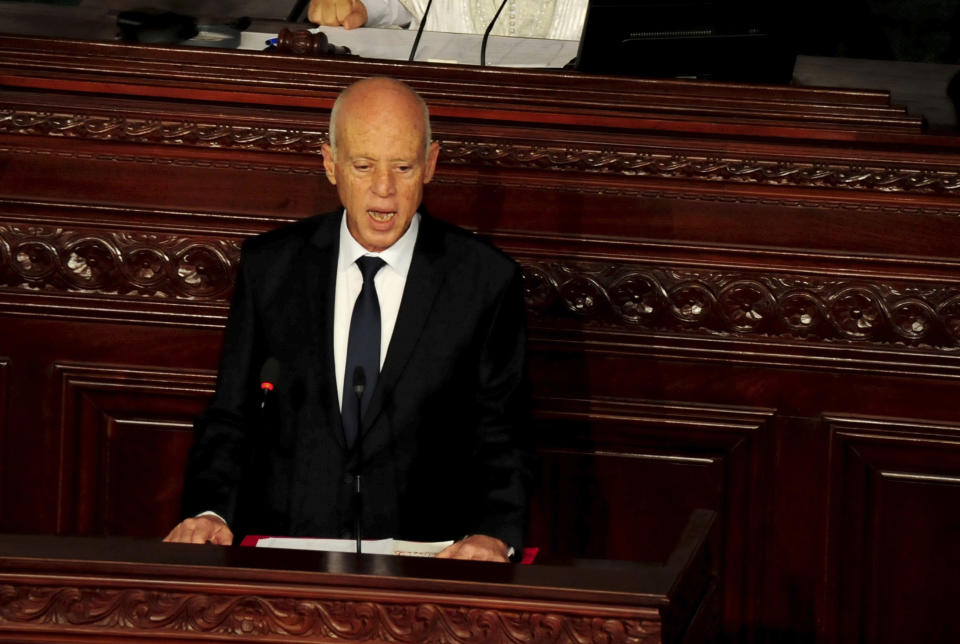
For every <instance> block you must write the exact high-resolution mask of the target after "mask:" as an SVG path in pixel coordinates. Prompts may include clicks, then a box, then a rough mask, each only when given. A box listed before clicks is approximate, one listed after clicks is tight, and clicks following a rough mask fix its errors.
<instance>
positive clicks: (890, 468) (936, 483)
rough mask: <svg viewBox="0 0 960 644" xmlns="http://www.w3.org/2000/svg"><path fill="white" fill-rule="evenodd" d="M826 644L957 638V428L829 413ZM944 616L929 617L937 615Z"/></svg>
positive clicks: (959, 560)
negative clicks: (830, 560)
mask: <svg viewBox="0 0 960 644" xmlns="http://www.w3.org/2000/svg"><path fill="white" fill-rule="evenodd" d="M826 423H827V424H828V427H829V431H830V435H831V441H832V450H831V458H832V461H833V463H832V468H831V478H832V480H831V490H830V500H831V515H830V516H831V524H830V531H829V535H830V536H829V545H830V554H831V557H832V558H833V565H832V566H831V567H830V568H829V572H830V574H829V575H828V577H827V582H826V583H827V587H826V589H825V598H826V601H827V614H828V615H829V616H830V621H828V622H827V631H828V632H827V636H828V641H836V642H846V641H850V639H851V638H853V637H859V636H861V635H860V634H862V637H863V638H865V640H866V641H871V642H903V641H924V642H952V641H956V640H957V637H958V636H960V629H958V627H957V625H956V623H955V621H954V620H951V619H949V618H948V617H947V616H948V615H950V614H952V611H953V609H954V606H953V599H954V598H955V597H957V596H958V595H960V580H958V579H957V575H956V571H957V570H958V569H960V523H958V521H957V507H960V425H958V424H936V425H934V424H927V423H920V422H916V421H908V420H894V419H883V418H878V419H873V418H855V417H838V416H833V417H828V418H827V419H826ZM935 615H936V616H942V617H941V618H932V616H935Z"/></svg>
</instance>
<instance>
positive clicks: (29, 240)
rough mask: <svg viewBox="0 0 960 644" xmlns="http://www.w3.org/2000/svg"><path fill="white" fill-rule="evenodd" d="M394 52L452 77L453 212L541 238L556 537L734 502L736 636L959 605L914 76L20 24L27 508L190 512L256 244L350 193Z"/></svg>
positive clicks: (446, 149)
mask: <svg viewBox="0 0 960 644" xmlns="http://www.w3.org/2000/svg"><path fill="white" fill-rule="evenodd" d="M41 42H42V45H41ZM370 74H388V75H392V76H396V77H400V78H403V79H406V80H407V81H408V82H410V83H411V84H412V85H413V86H414V87H416V88H417V89H418V90H420V91H421V92H422V93H423V94H424V96H425V97H426V98H427V100H428V102H429V103H430V105H431V107H432V114H433V123H434V134H435V137H436V139H437V140H438V142H439V143H440V146H441V158H440V164H439V167H438V172H437V175H436V177H435V179H434V181H433V183H431V184H430V185H429V186H427V189H426V192H425V202H426V205H427V207H428V209H429V210H430V211H431V213H433V214H434V215H436V216H438V217H441V218H443V219H448V220H450V221H453V222H455V223H458V224H461V225H463V226H466V227H468V228H470V229H473V230H476V231H478V232H479V233H481V234H483V235H487V236H489V237H490V238H491V239H492V240H493V241H494V242H496V243H497V244H498V245H499V246H500V247H501V248H503V249H504V250H505V251H506V252H507V253H509V254H510V255H511V256H513V257H515V258H516V259H517V260H518V261H519V262H520V264H521V266H522V268H523V271H524V276H525V284H526V295H527V305H528V309H529V313H530V316H529V323H530V324H529V326H530V338H531V342H530V347H531V370H532V376H533V380H534V388H535V389H534V394H535V399H536V423H535V438H536V441H537V450H538V454H539V456H540V463H541V466H542V467H541V470H540V474H539V477H538V480H539V488H538V490H537V496H536V501H535V504H534V506H533V512H532V514H533V516H532V523H531V532H532V535H533V536H532V539H533V540H534V541H535V542H536V543H537V545H540V546H542V547H543V548H544V550H545V551H547V552H554V553H556V554H568V555H575V556H601V557H623V558H633V557H636V556H639V555H638V553H640V552H641V551H642V550H643V549H644V548H652V549H655V550H656V549H663V548H666V547H667V546H666V545H665V544H667V543H668V541H669V539H668V538H667V536H666V535H668V534H669V533H670V532H671V531H672V530H674V529H675V528H676V527H677V524H678V522H680V521H682V519H683V517H684V515H685V513H686V512H687V511H688V510H689V509H691V508H694V507H706V508H711V509H714V510H716V511H717V514H718V526H717V535H716V537H717V538H716V541H715V542H714V543H712V544H711V550H710V552H711V554H712V555H713V556H714V557H715V559H716V561H717V563H718V566H719V569H720V570H721V572H722V579H721V580H720V588H721V590H722V591H723V600H722V601H723V608H722V616H723V628H724V632H725V637H726V638H727V639H728V640H730V641H744V642H805V641H819V642H823V643H824V644H833V643H834V642H838V643H839V642H846V641H851V640H862V641H871V640H876V641H885V639H884V638H887V637H888V635H887V634H896V636H895V635H889V637H890V638H894V637H900V639H901V641H907V640H909V639H910V637H909V636H908V635H906V634H905V633H906V630H905V629H908V628H911V627H912V628H917V629H920V630H918V632H922V633H923V634H924V635H926V636H927V637H928V638H930V639H932V640H936V639H938V638H940V639H943V638H947V637H949V636H953V637H954V639H956V638H957V637H958V631H957V629H956V627H954V626H953V625H952V624H951V623H950V622H949V620H943V619H940V611H941V610H944V609H945V608H946V605H945V604H943V603H938V602H939V599H938V598H939V597H948V596H949V595H948V594H936V593H937V592H938V587H943V588H946V589H947V590H949V591H950V592H953V593H954V594H955V590H956V588H955V585H954V586H951V585H950V584H951V583H952V582H951V580H950V579H949V577H948V572H947V571H949V570H951V566H952V567H953V568H956V565H955V559H954V560H951V559H949V557H951V556H953V557H955V551H950V549H949V544H950V543H951V541H955V540H956V536H957V534H956V526H955V525H953V524H952V523H950V520H949V516H950V515H949V512H947V511H946V509H947V508H948V507H950V505H951V504H953V506H954V507H955V502H956V500H957V499H956V494H955V492H954V490H955V486H954V484H953V483H952V481H953V478H951V477H955V476H956V472H957V471H958V468H957V463H956V462H955V459H954V456H953V454H954V451H955V450H954V448H953V446H952V443H953V442H954V440H955V439H954V438H952V436H953V433H952V432H953V431H954V423H956V404H955V402H954V401H955V400H957V399H958V396H960V355H958V354H957V349H958V347H960V263H958V259H957V258H958V257H960V170H958V168H960V152H958V150H960V139H957V138H956V137H951V136H930V135H926V134H924V133H923V131H922V128H921V126H920V123H919V121H918V120H917V119H915V118H913V117H910V116H908V115H906V114H905V113H904V112H903V110H901V109H899V108H896V107H893V106H891V105H890V104H889V97H888V96H887V95H886V94H884V93H880V92H869V91H859V90H820V89H805V88H795V87H764V86H749V85H736V84H723V83H693V82H683V81H653V80H645V79H616V78H609V77H586V76H581V75H579V74H576V73H572V72H570V73H568V72H558V73H550V74H544V73H537V72H527V71H517V70H496V69H474V68H457V67H450V66H437V65H406V64H399V63H384V62H377V61H351V60H344V61H330V60H299V59H296V58H292V57H276V56H267V55H260V54H243V53H238V52H226V51H198V50H188V49H178V48H161V47H140V46H121V45H118V44H113V43H80V42H60V41H36V40H31V39H20V38H12V37H4V36H0V108H2V110H0V356H2V358H3V360H5V361H6V364H7V365H8V367H7V368H6V369H2V368H0V378H3V377H4V373H6V374H7V375H6V377H7V378H8V382H7V386H6V390H7V396H8V401H7V414H6V417H5V418H3V417H2V416H0V419H2V420H0V422H5V425H2V426H0V431H4V432H5V435H4V436H3V443H2V445H3V451H2V453H0V458H2V467H0V527H2V528H3V529H6V530H14V531H31V532H56V531H61V532H86V531H90V532H95V533H111V534H114V533H122V534H144V535H146V534H153V535H156V536H159V535H161V534H163V533H164V532H165V531H166V528H167V527H168V526H167V525H164V522H165V521H168V520H169V517H173V516H175V515H176V512H177V510H178V509H177V508H176V507H175V505H176V502H175V498H176V496H177V490H176V489H174V486H175V485H178V484H179V475H180V471H181V470H182V467H183V460H182V459H183V453H184V450H185V449H186V444H187V442H186V441H187V439H186V436H187V434H186V432H185V430H186V427H187V425H186V424H187V422H188V420H189V417H190V416H191V415H192V414H193V413H195V411H196V410H197V409H198V408H199V407H200V406H201V404H202V399H203V397H204V396H205V395H206V393H205V392H207V391H208V390H209V377H210V374H212V373H213V370H214V369H215V368H216V364H217V354H218V351H219V343H220V338H219V332H220V328H221V327H222V324H223V321H224V319H225V316H226V312H227V306H228V301H229V296H230V290H231V288H232V280H233V275H234V273H235V271H236V263H237V260H238V256H239V245H240V243H242V241H243V240H244V239H246V238H247V237H249V236H250V235H252V234H255V233H257V232H260V231H262V230H267V229H270V228H273V227H275V226H278V225H280V224H282V223H284V222H287V221H291V220H294V219H297V218H300V217H304V216H307V215H310V214H312V213H314V212H317V211H323V210H327V209H329V208H332V207H334V206H335V205H336V193H335V191H334V190H333V188H332V187H331V186H329V185H328V184H327V183H326V181H325V179H324V177H323V175H322V172H321V163H320V155H319V149H320V145H321V144H322V143H323V141H324V140H325V139H326V129H327V119H328V110H329V108H330V106H331V105H332V102H333V100H334V97H335V96H336V94H337V92H338V91H339V90H340V89H341V88H342V87H344V86H345V85H346V84H348V83H349V82H351V81H352V80H354V79H356V78H359V77H363V76H366V75H370ZM205 378H206V380H205ZM2 395H3V392H2V391H0V396H2ZM878 416H883V417H888V418H900V419H909V420H904V421H898V422H893V421H883V422H881V423H880V424H877V423H874V422H873V421H870V420H869V418H871V417H878ZM824 418H827V420H826V421H824ZM171 428H173V429H171ZM931 446H936V447H931ZM154 456H155V457H156V460H157V467H156V468H154V469H151V468H150V467H149V465H150V459H151V457H154ZM161 470H162V471H163V472H164V473H165V475H166V476H167V477H168V478H164V477H163V476H161ZM154 471H155V472H156V475H154V474H152V472H154ZM138 472H144V473H151V474H150V475H149V476H145V478H146V482H147V483H148V485H147V489H146V490H145V491H144V493H143V495H142V496H141V495H140V494H139V492H140V490H139V489H138V488H137V487H136V486H135V485H133V482H136V483H138V484H139V483H140V481H139V480H138V479H136V475H137V473H138ZM917 475H920V476H923V477H928V476H929V477H933V478H916V476H917ZM904 477H907V478H904ZM909 477H914V478H909ZM171 481H175V482H174V483H171ZM58 499H62V500H63V501H64V502H63V503H62V504H60V505H58ZM138 501H140V502H142V506H139V507H138V506H137V502H138ZM937 550H940V551H943V552H944V553H946V554H944V557H946V558H945V559H940V560H938V559H937V556H938V555H936V554H934V553H936V552H937ZM951 552H953V553H954V554H950V553H951ZM911 556H912V557H914V558H915V561H914V559H911V558H910V557H911ZM938 561H939V563H940V564H941V565H939V566H938V565H937V564H938ZM874 586H877V587H878V588H879V590H877V591H874V590H872V588H873V587H874ZM901 587H902V588H904V589H907V590H909V591H910V593H911V594H910V597H909V599H906V598H904V599H897V598H898V595H897V594H896V593H895V591H894V590H893V589H895V588H901ZM897 601H899V602H900V603H894V602H897ZM944 601H946V600H944ZM911 625H912V626H911ZM922 629H926V630H922ZM938 629H939V630H938Z"/></svg>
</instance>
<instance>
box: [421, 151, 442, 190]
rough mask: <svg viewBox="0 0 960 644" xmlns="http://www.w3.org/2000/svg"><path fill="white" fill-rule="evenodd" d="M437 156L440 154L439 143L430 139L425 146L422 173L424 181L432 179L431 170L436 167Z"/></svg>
mask: <svg viewBox="0 0 960 644" xmlns="http://www.w3.org/2000/svg"><path fill="white" fill-rule="evenodd" d="M438 156H440V144H439V143H437V142H436V141H430V147H429V148H427V163H426V166H425V167H424V173H423V182H424V183H430V180H431V179H433V172H434V171H435V170H436V169H437V157H438Z"/></svg>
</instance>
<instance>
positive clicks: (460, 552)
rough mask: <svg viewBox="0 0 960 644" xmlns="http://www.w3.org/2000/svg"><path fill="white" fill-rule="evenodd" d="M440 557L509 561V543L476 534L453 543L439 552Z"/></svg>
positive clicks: (438, 556)
mask: <svg viewBox="0 0 960 644" xmlns="http://www.w3.org/2000/svg"><path fill="white" fill-rule="evenodd" d="M437 558H438V559H467V560H471V561H501V562H506V561H509V558H508V557H507V544H505V543H504V542H502V541H500V540H499V539H495V538H493V537H488V536H486V535H482V534H475V535H471V536H469V537H467V538H466V539H462V540H460V541H457V542H456V543H454V544H451V545H449V546H447V547H446V548H444V549H443V550H441V551H440V552H439V553H437Z"/></svg>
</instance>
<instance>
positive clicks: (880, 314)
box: [521, 260, 960, 350]
mask: <svg viewBox="0 0 960 644" xmlns="http://www.w3.org/2000/svg"><path fill="white" fill-rule="evenodd" d="M521 262H522V264H523V272H524V282H525V289H526V298H527V305H528V308H529V310H530V312H531V313H532V314H533V316H534V325H535V326H539V325H551V324H555V323H557V322H559V321H561V320H562V319H563V318H566V319H567V320H568V322H567V324H570V323H575V324H576V325H577V326H578V327H581V328H582V327H586V328H588V329H589V328H620V329H644V330H656V331H674V332H680V333H695V334H702V333H707V334H712V335H716V334H720V335H726V336H740V337H766V338H781V337H785V338H794V339H802V340H817V341H831V342H835V341H846V342H860V343H862V342H869V343H874V344H881V345H901V346H910V347H918V348H933V349H940V350H943V349H956V348H957V347H960V284H953V283H942V284H929V283H922V282H917V283H910V282H906V281H899V280H898V281H886V280H880V279H855V278H832V277H810V276H798V275H791V274H789V273H786V272H782V273H770V272H767V273H761V272H758V271H715V270H683V269H675V268H670V267H663V266H631V265H627V264H622V263H621V264H618V263H607V262H603V263H600V262H573V261H565V262H550V261H537V262H530V261H523V260H521Z"/></svg>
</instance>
